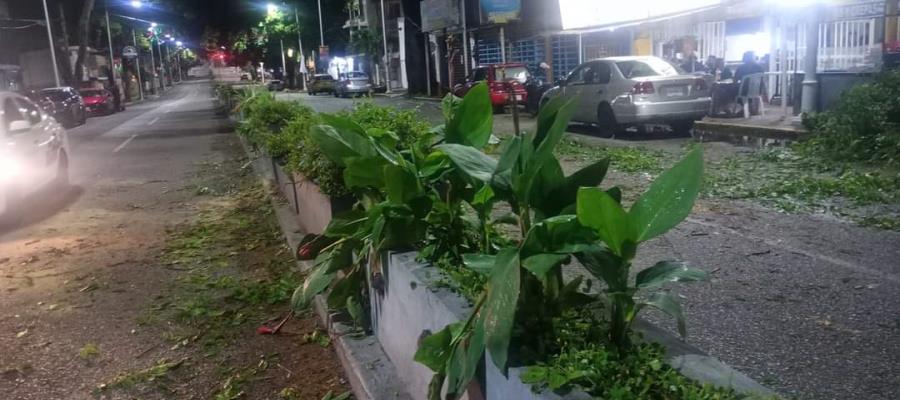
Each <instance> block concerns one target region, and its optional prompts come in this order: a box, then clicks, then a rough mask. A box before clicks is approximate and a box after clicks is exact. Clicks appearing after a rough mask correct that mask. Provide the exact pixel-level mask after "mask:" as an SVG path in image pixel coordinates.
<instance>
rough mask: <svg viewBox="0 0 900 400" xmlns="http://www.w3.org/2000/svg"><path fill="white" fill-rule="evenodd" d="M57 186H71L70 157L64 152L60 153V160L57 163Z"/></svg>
mask: <svg viewBox="0 0 900 400" xmlns="http://www.w3.org/2000/svg"><path fill="white" fill-rule="evenodd" d="M56 184H57V185H60V186H63V187H65V186H69V156H68V155H67V154H66V152H64V151H63V152H60V153H59V160H58V161H57V162H56Z"/></svg>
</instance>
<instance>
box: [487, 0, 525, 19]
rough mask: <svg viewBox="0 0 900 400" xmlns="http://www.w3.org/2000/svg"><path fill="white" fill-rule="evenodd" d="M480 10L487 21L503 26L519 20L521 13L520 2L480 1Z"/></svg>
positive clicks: (514, 0)
mask: <svg viewBox="0 0 900 400" xmlns="http://www.w3.org/2000/svg"><path fill="white" fill-rule="evenodd" d="M481 9H482V10H483V11H484V14H485V16H486V17H487V19H488V21H490V22H493V23H495V24H505V23H507V22H509V21H512V20H514V19H519V14H520V13H521V12H522V1H521V0H481Z"/></svg>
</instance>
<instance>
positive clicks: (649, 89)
mask: <svg viewBox="0 0 900 400" xmlns="http://www.w3.org/2000/svg"><path fill="white" fill-rule="evenodd" d="M653 93H656V89H655V88H654V87H653V82H638V83H636V84H634V87H633V88H631V94H653Z"/></svg>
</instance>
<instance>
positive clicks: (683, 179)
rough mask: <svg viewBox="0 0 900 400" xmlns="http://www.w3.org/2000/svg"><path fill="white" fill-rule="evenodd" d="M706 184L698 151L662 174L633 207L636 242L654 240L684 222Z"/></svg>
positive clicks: (632, 214)
mask: <svg viewBox="0 0 900 400" xmlns="http://www.w3.org/2000/svg"><path fill="white" fill-rule="evenodd" d="M702 180H703V151H702V148H700V147H697V148H696V149H694V150H692V151H691V152H690V153H688V155H687V156H685V157H684V159H683V160H681V161H679V162H678V163H677V164H675V166H673V167H672V168H671V169H669V170H668V171H665V172H663V173H662V174H661V175H660V176H659V177H658V178H656V180H655V181H654V182H653V184H651V185H650V189H648V190H647V191H646V192H645V193H644V194H643V195H642V196H641V198H640V199H638V201H637V202H635V203H634V205H633V206H632V207H631V211H629V213H628V219H629V221H631V224H632V226H633V227H634V229H635V233H636V237H635V238H634V239H635V241H636V242H638V243H640V242H643V241H646V240H649V239H653V238H654V237H657V236H659V235H662V234H663V233H666V232H667V231H668V230H669V229H672V228H673V227H675V225H678V223H680V222H681V221H683V220H684V219H685V218H686V217H687V216H688V215H689V214H690V213H691V209H692V208H693V207H694V201H695V200H696V199H697V193H699V191H700V183H701V181H702Z"/></svg>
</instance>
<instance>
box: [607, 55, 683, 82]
mask: <svg viewBox="0 0 900 400" xmlns="http://www.w3.org/2000/svg"><path fill="white" fill-rule="evenodd" d="M616 66H618V67H619V70H620V71H622V75H623V76H624V77H625V79H634V78H643V77H645V76H676V75H681V70H679V69H678V68H677V67H676V66H674V65H672V64H669V63H668V62H666V61H664V60H662V59H659V58H646V59H641V60H628V61H618V62H616Z"/></svg>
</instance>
